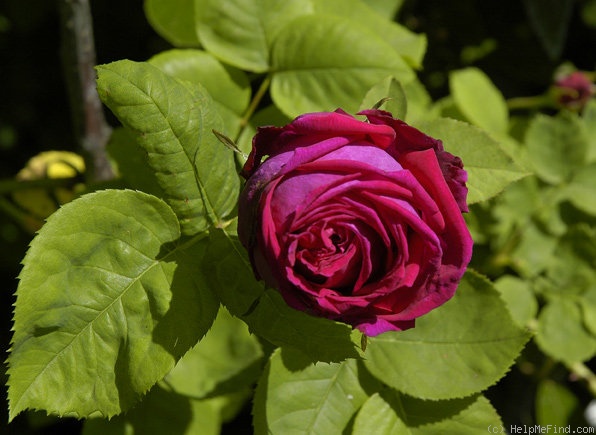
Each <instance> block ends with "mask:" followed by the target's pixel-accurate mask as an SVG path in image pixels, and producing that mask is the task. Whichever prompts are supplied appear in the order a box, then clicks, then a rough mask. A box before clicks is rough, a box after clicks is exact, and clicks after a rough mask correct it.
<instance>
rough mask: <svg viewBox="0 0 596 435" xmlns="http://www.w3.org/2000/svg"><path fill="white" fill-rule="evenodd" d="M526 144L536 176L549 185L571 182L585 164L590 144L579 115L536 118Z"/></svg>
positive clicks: (531, 124) (562, 114)
mask: <svg viewBox="0 0 596 435" xmlns="http://www.w3.org/2000/svg"><path fill="white" fill-rule="evenodd" d="M525 142H526V145H527V147H528V154H529V155H531V156H532V158H531V160H530V161H531V162H532V164H533V165H534V168H535V171H536V174H537V175H538V176H539V177H540V178H541V179H542V180H544V181H546V182H547V183H551V184H561V183H562V182H564V181H569V180H570V179H571V177H572V175H573V173H574V172H575V171H576V170H577V169H578V168H579V167H581V166H583V164H584V163H585V161H586V151H587V146H588V142H587V140H586V137H585V133H584V130H583V128H582V125H581V124H580V122H579V120H578V118H577V116H576V115H572V114H569V113H566V112H562V113H561V114H560V115H559V116H557V117H550V116H546V115H537V116H536V117H535V118H534V119H533V120H532V122H531V123H530V126H529V127H528V130H527V131H526V137H525Z"/></svg>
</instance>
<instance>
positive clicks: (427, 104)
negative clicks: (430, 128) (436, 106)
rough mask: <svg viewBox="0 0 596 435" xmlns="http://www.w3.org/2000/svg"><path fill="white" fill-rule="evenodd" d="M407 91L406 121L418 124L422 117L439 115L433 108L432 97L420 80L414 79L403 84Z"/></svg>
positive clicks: (429, 117)
mask: <svg viewBox="0 0 596 435" xmlns="http://www.w3.org/2000/svg"><path fill="white" fill-rule="evenodd" d="M402 87H403V89H404V92H405V93H406V101H407V103H408V114H407V116H406V122H408V124H416V123H417V122H419V121H420V120H422V119H432V118H436V117H438V113H437V112H436V111H435V110H433V109H432V108H431V102H432V100H431V98H430V95H429V94H428V92H427V90H426V88H425V87H424V85H423V84H422V83H420V80H418V79H414V80H412V81H410V82H408V83H406V84H405V85H402Z"/></svg>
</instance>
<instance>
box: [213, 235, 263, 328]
mask: <svg viewBox="0 0 596 435" xmlns="http://www.w3.org/2000/svg"><path fill="white" fill-rule="evenodd" d="M210 236H211V237H210V238H209V247H208V248H207V255H206V256H205V261H204V262H203V269H202V272H203V275H204V276H205V277H206V279H208V280H209V282H210V283H211V286H212V288H213V289H214V290H215V291H216V292H217V294H218V296H219V298H220V299H221V302H222V304H224V305H225V306H226V307H227V309H228V310H230V313H231V314H233V315H234V316H237V317H242V316H244V315H246V314H247V313H248V312H249V311H250V310H252V309H254V306H255V304H256V302H257V300H258V299H259V297H261V295H262V294H263V293H264V291H265V286H264V284H263V283H262V282H259V281H257V280H256V279H255V278H254V274H253V271H252V267H251V265H250V262H249V260H248V256H247V254H246V250H245V249H244V247H243V246H242V244H241V243H240V241H239V240H238V236H237V235H235V234H229V233H227V232H224V231H223V230H213V231H212V232H211V234H210Z"/></svg>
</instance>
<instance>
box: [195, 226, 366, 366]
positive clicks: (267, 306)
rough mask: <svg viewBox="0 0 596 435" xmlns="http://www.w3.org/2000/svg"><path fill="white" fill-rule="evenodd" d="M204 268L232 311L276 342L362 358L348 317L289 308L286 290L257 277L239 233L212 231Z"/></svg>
mask: <svg viewBox="0 0 596 435" xmlns="http://www.w3.org/2000/svg"><path fill="white" fill-rule="evenodd" d="M203 267H204V272H203V273H204V274H205V276H208V277H209V279H210V280H211V286H212V288H213V290H214V291H215V292H216V293H217V294H218V295H219V297H220V299H221V301H222V303H223V304H224V305H225V306H226V307H227V308H228V309H229V310H230V313H232V314H233V315H235V316H237V317H240V318H241V319H242V320H244V321H245V322H246V323H247V324H248V327H249V329H250V331H251V332H252V333H253V334H256V335H258V336H260V337H263V338H265V339H266V340H268V341H270V342H271V343H273V344H275V345H277V346H290V347H294V348H297V349H299V350H301V351H302V352H304V353H305V354H307V355H308V356H310V357H311V358H313V360H314V361H341V360H343V359H345V358H350V357H352V358H357V357H359V353H358V351H357V349H356V347H355V344H354V343H355V342H356V341H358V340H359V337H360V336H359V333H358V332H357V331H356V332H352V329H351V328H350V327H349V326H348V325H346V324H343V323H339V322H333V321H331V320H328V319H323V318H318V317H313V316H309V315H308V314H305V313H303V312H300V311H297V310H294V309H292V308H290V307H289V306H288V305H287V304H286V303H285V301H284V300H283V298H282V297H281V295H280V294H279V293H278V292H277V291H275V290H270V289H267V290H265V289H264V284H263V283H262V282H259V281H257V280H256V279H255V278H254V275H253V271H252V267H251V265H250V263H249V260H248V258H247V254H246V251H245V249H244V247H242V245H241V244H240V242H239V241H238V239H237V237H236V236H235V235H230V234H227V233H224V232H223V231H213V232H212V234H211V240H210V243H209V248H208V251H207V255H206V257H205V262H204V264H203Z"/></svg>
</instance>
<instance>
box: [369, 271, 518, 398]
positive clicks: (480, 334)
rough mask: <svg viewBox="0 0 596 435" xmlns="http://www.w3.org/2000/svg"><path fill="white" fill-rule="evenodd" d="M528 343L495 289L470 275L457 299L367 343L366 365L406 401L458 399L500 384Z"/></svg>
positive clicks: (457, 293) (477, 277)
mask: <svg viewBox="0 0 596 435" xmlns="http://www.w3.org/2000/svg"><path fill="white" fill-rule="evenodd" d="M528 339H529V335H528V333H527V332H525V331H524V330H523V329H521V328H520V327H518V326H516V325H515V324H514V323H513V322H512V321H511V317H510V315H509V312H508V310H507V308H506V307H505V305H504V303H503V301H502V300H501V299H500V297H499V295H498V293H497V292H496V290H494V288H493V287H492V285H491V284H490V283H489V282H488V281H487V280H485V279H484V278H481V277H480V276H478V275H476V274H475V273H472V272H470V271H468V272H467V273H466V275H465V276H464V279H463V280H462V282H461V283H460V285H459V288H458V289H457V292H456V294H455V296H454V297H453V298H452V299H451V300H450V301H449V302H447V303H446V304H445V305H443V306H441V307H439V308H437V309H435V310H434V311H431V312H430V313H428V314H426V315H424V316H422V317H420V318H419V319H417V320H416V327H415V328H413V329H410V330H407V331H402V332H386V333H384V334H381V335H379V336H377V337H371V338H369V345H368V348H367V350H366V359H365V360H364V363H365V365H366V367H367V368H368V369H369V370H370V371H371V373H372V374H373V375H375V376H376V377H377V378H378V379H380V380H381V381H383V382H384V383H386V384H388V385H390V386H392V387H393V388H396V389H397V390H399V391H402V392H404V393H406V394H408V395H411V396H414V397H419V398H422V399H434V400H437V399H451V398H458V397H463V396H468V395H471V394H474V393H477V392H479V391H482V390H484V389H485V388H488V387H489V386H490V385H492V384H494V383H495V382H497V380H499V379H500V378H501V377H502V376H503V375H504V374H505V373H506V371H507V370H508V368H509V366H511V364H513V361H514V360H515V358H516V357H517V355H518V354H519V352H520V351H521V349H522V347H523V346H524V344H525V343H526V341H527V340H528Z"/></svg>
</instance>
